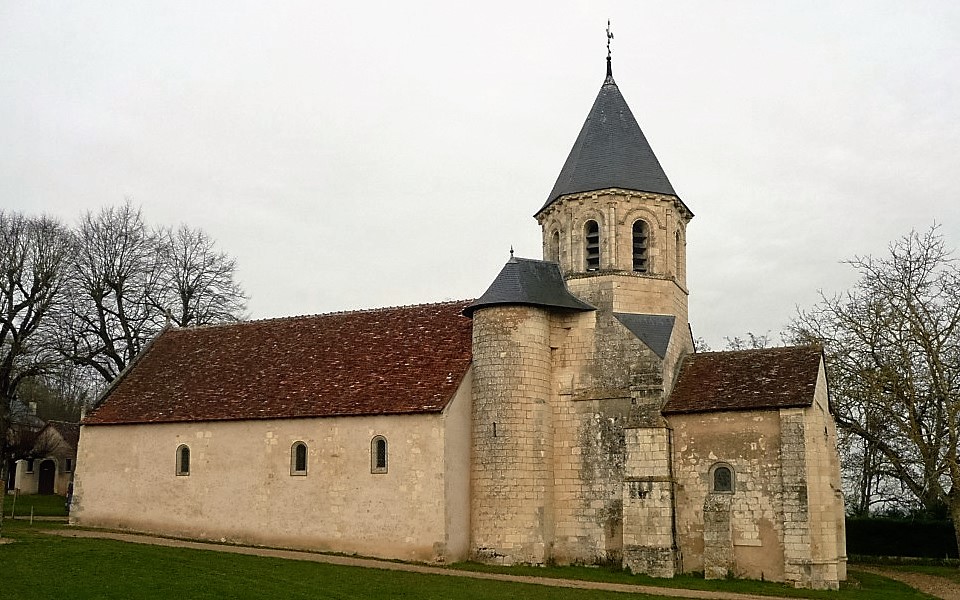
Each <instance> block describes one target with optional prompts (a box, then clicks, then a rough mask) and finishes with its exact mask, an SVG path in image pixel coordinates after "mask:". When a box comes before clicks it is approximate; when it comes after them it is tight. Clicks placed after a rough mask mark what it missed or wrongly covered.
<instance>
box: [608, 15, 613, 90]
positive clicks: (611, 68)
mask: <svg viewBox="0 0 960 600" xmlns="http://www.w3.org/2000/svg"><path fill="white" fill-rule="evenodd" d="M612 39H613V31H611V30H610V19H607V79H613V66H612V64H611V58H610V57H611V52H610V40H612Z"/></svg>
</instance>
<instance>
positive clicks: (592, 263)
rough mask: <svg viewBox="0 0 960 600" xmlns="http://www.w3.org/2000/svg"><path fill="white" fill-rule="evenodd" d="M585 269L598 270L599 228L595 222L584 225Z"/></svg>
mask: <svg viewBox="0 0 960 600" xmlns="http://www.w3.org/2000/svg"><path fill="white" fill-rule="evenodd" d="M583 229H584V241H585V242H586V245H585V252H584V254H585V258H586V261H585V262H586V268H587V270H588V271H599V270H600V226H599V225H597V222H596V221H587V223H586V225H584V228H583Z"/></svg>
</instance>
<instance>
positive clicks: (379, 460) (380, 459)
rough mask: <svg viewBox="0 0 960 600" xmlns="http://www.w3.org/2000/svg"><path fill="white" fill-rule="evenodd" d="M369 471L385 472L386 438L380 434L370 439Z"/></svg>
mask: <svg viewBox="0 0 960 600" xmlns="http://www.w3.org/2000/svg"><path fill="white" fill-rule="evenodd" d="M370 472H371V473H386V472H387V438H385V437H383V436H382V435H378V436H376V437H374V438H373V439H372V440H370Z"/></svg>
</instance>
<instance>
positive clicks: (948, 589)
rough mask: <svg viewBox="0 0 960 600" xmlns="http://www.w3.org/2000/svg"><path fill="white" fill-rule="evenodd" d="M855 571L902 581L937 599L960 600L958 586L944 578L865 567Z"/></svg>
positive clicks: (859, 567)
mask: <svg viewBox="0 0 960 600" xmlns="http://www.w3.org/2000/svg"><path fill="white" fill-rule="evenodd" d="M856 569H857V570H858V571H867V572H868V573H874V574H876V575H883V576H884V577H889V578H890V579H896V580H897V581H902V582H903V583H905V584H907V585H909V586H910V587H912V588H914V589H917V590H920V591H921V592H924V593H926V594H930V595H931V596H936V597H937V598H943V600H960V584H958V583H957V582H955V581H951V580H950V579H947V578H946V577H937V576H936V575H925V574H923V573H911V572H907V571H898V570H896V569H885V568H883V567H871V566H866V565H857V566H856Z"/></svg>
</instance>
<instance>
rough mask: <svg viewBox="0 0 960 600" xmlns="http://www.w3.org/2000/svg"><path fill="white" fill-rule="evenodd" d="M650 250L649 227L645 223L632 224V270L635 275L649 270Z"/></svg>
mask: <svg viewBox="0 0 960 600" xmlns="http://www.w3.org/2000/svg"><path fill="white" fill-rule="evenodd" d="M649 248H650V234H649V227H647V222H646V221H636V222H634V224H633V270H634V272H635V273H646V272H648V271H649V270H650V261H649V256H648V252H647V251H648V250H649Z"/></svg>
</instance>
